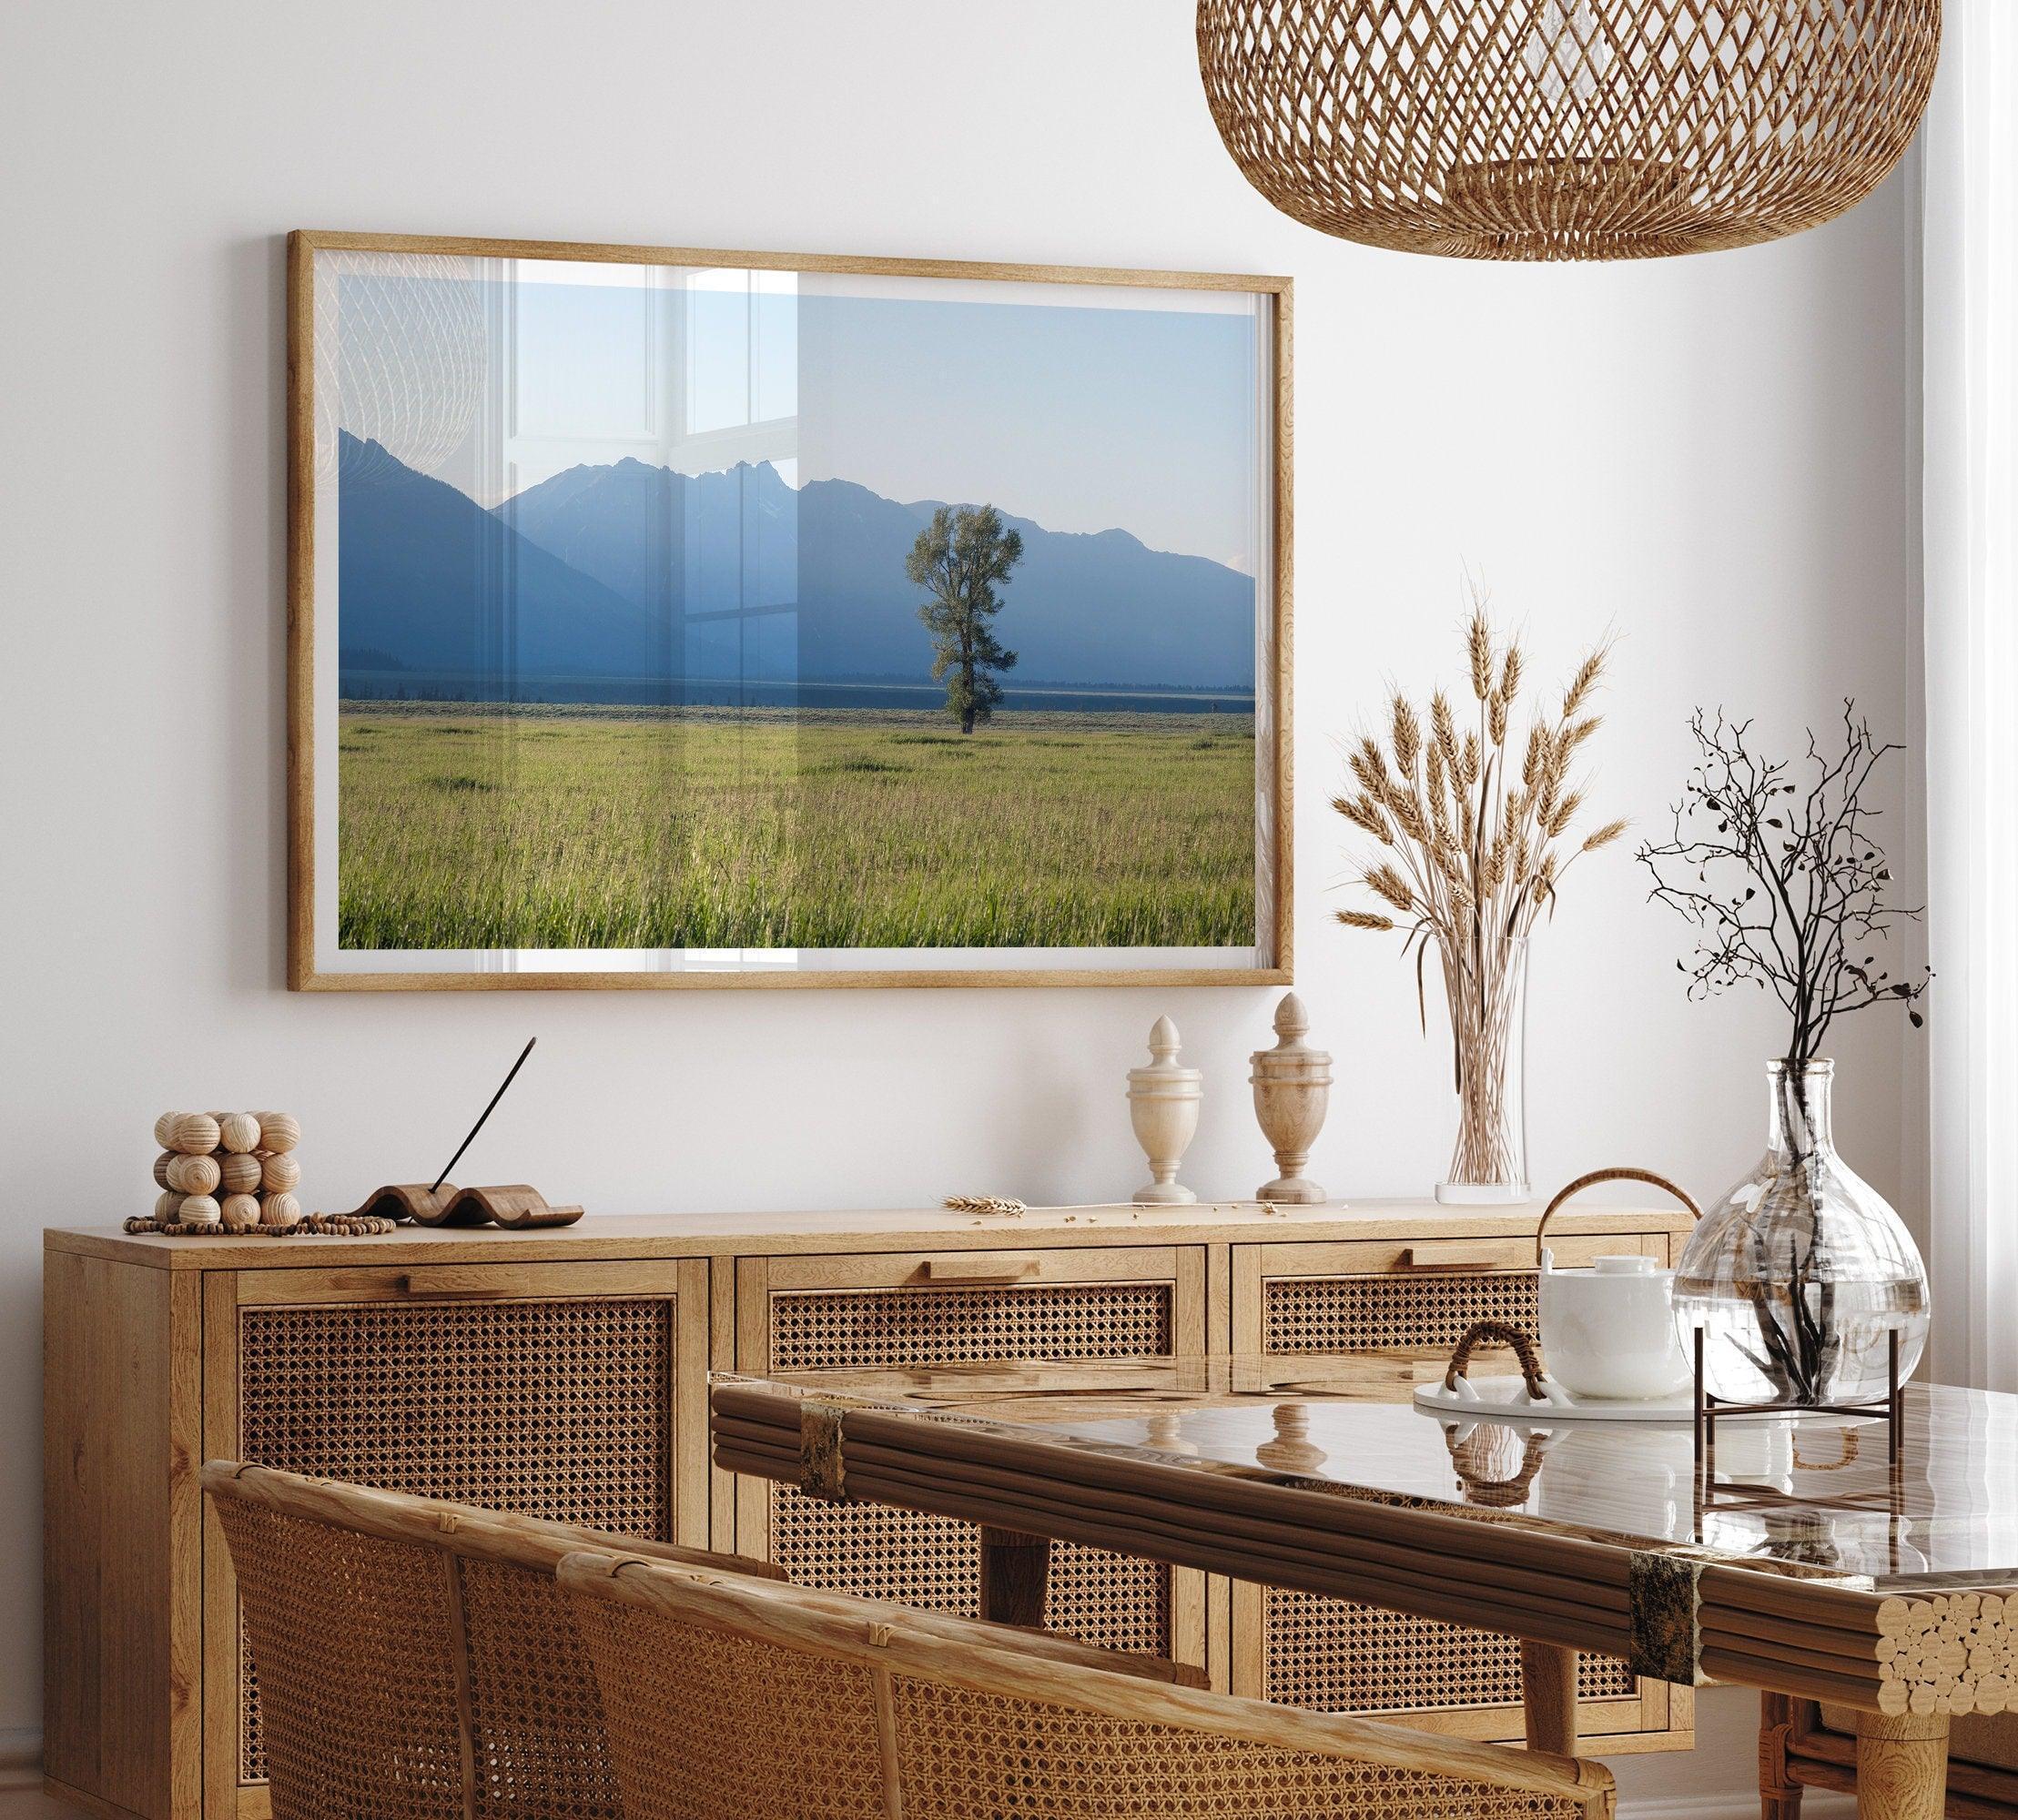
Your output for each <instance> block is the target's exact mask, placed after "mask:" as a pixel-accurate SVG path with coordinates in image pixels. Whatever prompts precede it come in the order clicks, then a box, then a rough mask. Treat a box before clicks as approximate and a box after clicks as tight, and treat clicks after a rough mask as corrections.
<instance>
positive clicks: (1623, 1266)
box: [1590, 1251, 1658, 1277]
mask: <svg viewBox="0 0 2018 1820" xmlns="http://www.w3.org/2000/svg"><path fill="white" fill-rule="evenodd" d="M1590 1267H1591V1271H1592V1273H1593V1274H1594V1275H1596V1276H1599V1277H1650V1276H1652V1275H1653V1274H1654V1273H1655V1271H1656V1269H1658V1266H1657V1265H1656V1264H1655V1262H1654V1260H1653V1259H1651V1258H1648V1257H1643V1256H1641V1254H1640V1253H1638V1252H1637V1251H1634V1252H1629V1253H1615V1254H1613V1255H1612V1256H1609V1257H1604V1258H1593V1259H1591V1260H1590Z"/></svg>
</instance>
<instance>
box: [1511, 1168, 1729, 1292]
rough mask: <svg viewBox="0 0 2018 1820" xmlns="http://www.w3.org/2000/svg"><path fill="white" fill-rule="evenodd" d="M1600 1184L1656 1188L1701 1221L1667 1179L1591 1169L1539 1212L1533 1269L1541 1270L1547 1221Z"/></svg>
mask: <svg viewBox="0 0 2018 1820" xmlns="http://www.w3.org/2000/svg"><path fill="white" fill-rule="evenodd" d="M1599 1182H1645V1183H1646V1184H1647V1185H1648V1187H1649V1188H1658V1189H1660V1190H1661V1192H1662V1193H1664V1194H1670V1195H1673V1196H1674V1198H1676V1199H1677V1200H1678V1201H1679V1202H1681V1204H1682V1205H1683V1206H1684V1207H1686V1208H1688V1212H1689V1217H1690V1218H1693V1219H1700V1218H1702V1217H1703V1210H1702V1208H1699V1207H1698V1206H1697V1205H1696V1203H1695V1202H1694V1201H1692V1200H1691V1199H1689V1198H1688V1195H1687V1194H1686V1193H1685V1192H1684V1191H1683V1190H1682V1189H1680V1188H1677V1187H1676V1186H1675V1184H1674V1183H1673V1182H1671V1181H1669V1180H1668V1178H1667V1177H1666V1176H1657V1175H1656V1174H1655V1173H1654V1172H1653V1171H1652V1170H1651V1169H1625V1168H1620V1169H1593V1170H1592V1171H1591V1172H1590V1174H1589V1175H1587V1176H1578V1177H1577V1179H1576V1180H1575V1181H1573V1182H1572V1183H1570V1185H1569V1186H1568V1187H1567V1188H1565V1189H1563V1191H1562V1192H1561V1193H1560V1194H1558V1195H1557V1197H1556V1198H1555V1199H1554V1200H1552V1201H1550V1202H1549V1203H1548V1205H1547V1206H1546V1208H1543V1209H1542V1217H1541V1223H1540V1224H1539V1225H1538V1226H1536V1228H1535V1268H1536V1269H1537V1270H1538V1269H1541V1267H1542V1235H1543V1234H1544V1233H1545V1232H1546V1231H1547V1230H1548V1222H1549V1221H1550V1220H1551V1219H1553V1218H1555V1217H1556V1209H1557V1208H1559V1207H1560V1206H1562V1204H1563V1203H1564V1202H1565V1201H1567V1200H1568V1199H1569V1198H1571V1197H1572V1196H1575V1195H1580V1194H1582V1193H1583V1191H1584V1190H1585V1189H1586V1188H1596V1187H1597V1184H1598V1183H1599Z"/></svg>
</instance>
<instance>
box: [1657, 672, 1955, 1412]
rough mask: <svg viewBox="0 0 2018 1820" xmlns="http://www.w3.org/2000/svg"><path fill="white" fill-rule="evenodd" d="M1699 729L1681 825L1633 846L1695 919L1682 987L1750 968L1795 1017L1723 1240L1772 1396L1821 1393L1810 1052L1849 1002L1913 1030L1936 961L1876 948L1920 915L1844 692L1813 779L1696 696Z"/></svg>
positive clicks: (1816, 1129)
mask: <svg viewBox="0 0 2018 1820" xmlns="http://www.w3.org/2000/svg"><path fill="white" fill-rule="evenodd" d="M1689 730H1690V732H1692V733H1694V734H1695V736H1696V744H1697V747H1698V751H1699V757H1698V760H1697V763H1696V766H1695V768H1694V770H1692V771H1691V772H1690V773H1689V775H1688V783H1687V784H1685V785H1684V786H1683V790H1682V800H1681V801H1680V802H1679V803H1678V804H1676V805H1675V807H1674V820H1673V831H1672V834H1671V835H1670V837H1669V838H1668V840H1666V841H1663V842H1660V843H1658V844H1657V843H1653V842H1648V843H1646V844H1643V845H1642V846H1641V847H1640V849H1639V854H1638V857H1639V859H1640V860H1641V861H1642V862H1643V863H1644V864H1646V866H1647V867H1648V870H1649V871H1650V872H1652V874H1653V875H1654V889H1653V892H1652V894H1651V895H1652V896H1653V897H1655V898H1656V899H1657V900H1658V901H1659V902H1660V903H1663V904H1666V905H1669V906H1671V907H1672V908H1673V909H1675V910H1678V911H1679V912H1680V913H1681V915H1684V916H1685V917H1687V918H1688V921H1689V922H1690V923H1691V924H1693V925H1695V927H1696V928H1697V930H1698V931H1699V940H1698V941H1697V944H1696V948H1695V952H1694V953H1693V955H1691V956H1690V957H1689V958H1688V959H1687V960H1679V961H1677V962H1676V963H1675V965H1676V966H1678V967H1679V968H1680V969H1681V971H1682V972H1683V973H1684V974H1686V975H1687V976H1688V993H1689V996H1690V997H1692V998H1695V997H1706V996H1709V995H1710V994H1712V993H1718V992H1722V991H1725V990H1727V989H1728V988H1729V987H1731V986H1739V985H1742V984H1743V983H1744V982H1745V981H1747V980H1749V981H1751V982H1753V983H1754V984H1755V985H1756V986H1759V988H1760V989H1761V990H1762V991H1770V992H1772V993H1773V994H1775V995H1776V996H1778V997H1779V999H1780V1003H1781V1005H1783V1006H1786V1008H1787V1011H1788V1014H1789V1015H1790V1016H1791V1018H1792V1019H1793V1027H1792V1029H1791V1031H1790V1033H1789V1036H1788V1043H1787V1050H1786V1055H1785V1058H1784V1063H1783V1066H1782V1067H1780V1068H1779V1069H1778V1070H1777V1071H1776V1077H1775V1078H1776V1085H1775V1088H1774V1094H1775V1099H1774V1113H1775V1123H1776V1127H1777V1133H1778V1140H1779V1141H1776V1144H1775V1146H1774V1148H1773V1152H1772V1154H1771V1156H1770V1158H1769V1163H1768V1168H1770V1170H1771V1171H1772V1174H1773V1178H1774V1181H1775V1187H1774V1188H1773V1189H1772V1191H1771V1194H1770V1196H1769V1197H1767V1198H1763V1199H1760V1200H1759V1201H1756V1202H1754V1203H1751V1204H1750V1205H1751V1207H1752V1209H1753V1210H1752V1213H1751V1215H1750V1217H1749V1218H1747V1220H1746V1221H1745V1223H1744V1224H1743V1225H1742V1226H1741V1227H1740V1228H1739V1229H1737V1230H1736V1232H1735V1233H1734V1234H1733V1235H1732V1238H1731V1243H1732V1244H1733V1245H1734V1246H1735V1248H1736V1252H1735V1256H1736V1259H1737V1263H1738V1268H1737V1269H1736V1270H1735V1271H1734V1273H1733V1277H1732V1285H1733V1287H1734V1289H1736V1290H1737V1292H1738V1293H1739V1295H1741V1296H1742V1297H1743V1298H1744V1299H1745V1300H1746V1301H1747V1302H1749V1305H1750V1308H1751V1314H1752V1320H1753V1324H1754V1325H1755V1326H1756V1327H1757V1329H1758V1345H1757V1347H1756V1348H1754V1347H1751V1346H1748V1345H1745V1344H1744V1343H1743V1342H1742V1341H1739V1340H1737V1337H1736V1336H1735V1335H1732V1336H1730V1338H1731V1339H1732V1340H1733V1341H1734V1343H1737V1344H1738V1346H1739V1350H1740V1351H1741V1352H1742V1354H1743V1355H1744V1357H1745V1358H1746V1359H1748V1360H1749V1361H1750V1362H1751V1364H1752V1365H1753V1366H1754V1367H1755V1368H1756V1369H1757V1370H1759V1373H1760V1374H1761V1375H1762V1376H1763V1377H1764V1378H1765V1379H1766V1380H1767V1382H1768V1383H1769V1384H1770V1386H1771V1387H1772V1390H1773V1392H1774V1394H1775V1396H1776V1397H1778V1398H1779V1399H1780V1400H1783V1401H1787V1402H1790V1403H1793V1404H1796V1405H1800V1404H1807V1405H1813V1404H1817V1403H1820V1402H1823V1401H1825V1400H1827V1398H1828V1396H1829V1393H1830V1388H1831V1387H1832V1386H1833V1384H1834V1383H1835V1381H1836V1378H1837V1373H1838V1369H1839V1366H1840V1363H1841V1358H1842V1350H1843V1345H1844V1340H1845V1336H1844V1334H1843V1332H1842V1330H1841V1323H1840V1320H1839V1310H1838V1307H1837V1295H1836V1289H1837V1286H1836V1284H1835V1282H1834V1281H1833V1280H1831V1277H1830V1271H1829V1270H1828V1269H1827V1268H1826V1267H1825V1266H1824V1264H1823V1263H1822V1261H1821V1260H1822V1259H1824V1258H1825V1257H1826V1255H1827V1252H1828V1244H1827V1243H1826V1242H1825V1239H1826V1226H1827V1223H1828V1221H1829V1220H1830V1218H1833V1217H1834V1216H1833V1213H1832V1210H1831V1208H1830V1190H1829V1188H1828V1187H1827V1178H1828V1177H1829V1174H1830V1169H1831V1168H1832V1167H1833V1164H1832V1161H1831V1159H1832V1158H1833V1152H1832V1151H1831V1150H1830V1148H1829V1147H1828V1140H1827V1131H1826V1121H1825V1117H1819V1116H1818V1114H1819V1113H1820V1112H1821V1110H1822V1108H1820V1107H1818V1106H1817V1105H1816V1103H1815V1100H1814V1097H1813V1093H1814V1090H1815V1089H1814V1087H1813V1086H1812V1084H1811V1083H1810V1064H1812V1063H1813V1062H1814V1061H1815V1059H1816V1056H1817V1053H1818V1051H1819V1050H1820V1046H1821V1040H1822V1038H1823V1036H1825V1035H1826V1034H1827V1033H1828V1030H1829V1027H1830V1025H1831V1024H1832V1023H1833V1022H1834V1021H1835V1020H1836V1019H1837V1018H1838V1017H1841V1016H1847V1015H1848V1014H1849V1013H1851V1012H1853V1011H1863V1010H1867V1009H1869V1008H1870V1007H1871V1006H1873V1005H1882V1004H1891V1003H1899V1004H1902V1005H1904V1006H1905V1007H1906V1015H1907V1016H1908V1017H1910V1018H1911V1019H1912V1023H1913V1025H1914V1026H1915V1027H1916V1028H1917V1027H1918V1026H1920V1025H1921V1024H1922V1022H1924V1019H1923V1017H1922V1014H1921V1011H1920V1009H1919V1004H1920V1001H1921V999H1922V997H1924V996H1925V995H1926V992H1927V988H1928V986H1929V985H1930V983H1931V982H1932V977H1933V976H1932V973H1931V972H1929V973H1923V974H1922V976H1921V977H1920V978H1918V979H1895V978H1894V977H1893V976H1892V975H1891V972H1890V971H1888V970H1887V969H1886V968H1885V967H1883V966H1881V965H1880V962H1879V953H1880V951H1881V949H1882V948H1883V947H1884V946H1885V945H1886V944H1887V943H1888V942H1889V941H1890V940H1891V936H1892V935H1893V934H1894V933H1895V930H1896V926H1897V925H1898V924H1899V923H1901V922H1906V921H1912V920H1916V919H1917V918H1918V917H1919V916H1920V915H1921V914H1922V912H1921V910H1920V909H1918V908H1915V909H1911V910H1907V909H1901V908H1899V907H1897V906H1895V905H1892V904H1891V902H1890V901H1889V899H1890V895H1891V884H1892V876H1891V867H1890V866H1889V865H1888V864H1886V861H1885V854H1884V850H1883V849H1882V848H1881V846H1880V845H1879V844H1878V841H1877V837H1876V834H1875V832H1874V830H1873V827H1872V824H1873V823H1875V822H1876V821H1877V820H1878V819H1879V815H1880V813H1881V812H1880V811H1879V810H1877V809H1875V808H1873V807H1872V806H1871V804H1870V803H1869V802H1868V801H1867V800H1866V793H1867V791H1869V789H1870V787H1871V780H1872V778H1873V776H1874V775H1875V774H1876V773H1877V769H1878V766H1879V765H1880V763H1881V762H1882V761H1883V760H1885V759H1886V758H1888V757H1890V756H1891V754H1892V753H1895V752H1898V751H1899V750H1900V748H1899V747H1898V746H1896V745H1886V744H1881V743H1879V742H1878V741H1876V740H1875V739H1873V738H1872V737H1871V727H1870V723H1868V722H1866V721H1863V720H1861V719H1860V718H1859V717H1858V714H1857V710H1856V704H1855V703H1852V702H1851V701H1848V700H1845V702H1844V703H1843V743H1842V750H1841V752H1840V753H1828V752H1824V751H1823V750H1822V748H1821V744H1820V741H1818V740H1817V739H1816V737H1815V735H1814V734H1813V733H1810V734H1809V735H1808V753H1807V758H1806V760H1805V762H1804V764H1803V767H1802V768H1803V770H1804V771H1805V770H1806V768H1807V767H1808V766H1812V768H1813V769H1812V775H1811V776H1810V777H1808V778H1807V779H1806V780H1805V785H1804V783H1803V781H1801V780H1799V779H1797V778H1795V777H1794V776H1793V775H1791V774H1790V773H1792V772H1793V770H1794V767H1793V766H1792V765H1791V764H1790V763H1788V762H1786V761H1785V760H1780V759H1775V760H1767V759H1762V758H1760V757H1759V755H1758V754H1757V753H1754V752H1753V750H1752V748H1751V745H1750V743H1749V738H1750V733H1751V723H1750V722H1749V721H1736V722H1734V721H1729V720H1727V719H1726V718H1725V717H1724V715H1723V714H1722V713H1720V712H1719V713H1718V714H1717V716H1716V717H1715V719H1714V720H1712V719H1710V718H1709V717H1708V716H1706V715H1705V714H1704V713H1702V712H1701V711H1700V710H1698V711H1697V713H1695V714H1694V715H1693V716H1692V717H1691V719H1690V721H1689ZM1760 1209H1768V1211H1761V1210H1760ZM1769 1211H1770V1217H1769Z"/></svg>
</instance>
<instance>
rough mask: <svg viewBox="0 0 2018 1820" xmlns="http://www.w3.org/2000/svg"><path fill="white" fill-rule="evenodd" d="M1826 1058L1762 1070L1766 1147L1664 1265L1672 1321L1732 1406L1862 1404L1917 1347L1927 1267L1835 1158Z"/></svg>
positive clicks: (1892, 1219) (1914, 1359)
mask: <svg viewBox="0 0 2018 1820" xmlns="http://www.w3.org/2000/svg"><path fill="white" fill-rule="evenodd" d="M1835 1072H1836V1065H1835V1064H1834V1063H1833V1062H1830V1061H1814V1062H1809V1063H1807V1064H1805V1065H1804V1066H1802V1067H1791V1066H1790V1065H1789V1064H1788V1063H1786V1062H1771V1063H1769V1064H1768V1065H1767V1070H1766V1074H1767V1080H1768V1083H1769V1086H1770V1097H1769V1100H1768V1107H1767V1127H1766V1155H1765V1158H1764V1160H1763V1161H1761V1162H1760V1163H1759V1167H1758V1168H1756V1169H1754V1170H1753V1171H1752V1173H1751V1174H1750V1175H1749V1176H1747V1177H1746V1178H1745V1179H1744V1180H1743V1181H1741V1182H1739V1184H1738V1186H1737V1187H1736V1188H1732V1189H1731V1191H1730V1192H1729V1194H1728V1195H1726V1196H1725V1197H1724V1198H1722V1199H1721V1200H1720V1201H1719V1202H1718V1203H1717V1204H1716V1205H1715V1206H1713V1207H1712V1208H1710V1209H1709V1211H1708V1212H1707V1213H1705V1214H1704V1216H1703V1218H1702V1223H1701V1224H1700V1225H1699V1226H1698V1227H1697V1228H1696V1230H1695V1232H1694V1234H1693V1235H1692V1236H1691V1238H1690V1239H1689V1241H1688V1246H1687V1247H1686V1248H1685V1249H1683V1252H1682V1256H1681V1262H1680V1263H1679V1264H1678V1266H1677V1267H1676V1270H1675V1322H1676V1326H1677V1328H1678V1330H1679V1331H1680V1334H1681V1340H1682V1350H1683V1351H1684V1352H1685V1353H1692V1350H1693V1347H1694V1341H1695V1330H1696V1329H1697V1328H1698V1327H1701V1328H1702V1329H1703V1330H1704V1349H1703V1376H1704V1380H1705V1383H1706V1385H1707V1387H1708V1388H1709V1390H1710V1391H1711V1393H1712V1394H1713V1395H1716V1396H1719V1397H1722V1398H1725V1399H1727V1400H1731V1401H1736V1402H1759V1403H1766V1402H1772V1403H1841V1402H1862V1401H1867V1400H1871V1399H1873V1398H1881V1397H1882V1396H1883V1395H1884V1394H1885V1387H1886V1377H1887V1354H1888V1350H1889V1340H1888V1339H1887V1336H1888V1335H1889V1334H1890V1333H1891V1332H1892V1331H1894V1330H1896V1331H1897V1332H1898V1335H1899V1375H1900V1378H1901V1380H1904V1379H1905V1378H1907V1377H1908V1376H1910V1375H1911V1374H1912V1370H1913V1367H1914V1366H1915V1365H1917V1364H1918V1363H1919V1362H1920V1355H1921V1352H1922V1350H1924V1348H1925V1346H1926V1344H1927V1271H1926V1268H1925V1266H1923V1265H1922V1262H1921V1260H1920V1252H1919V1249H1918V1248H1917V1247H1915V1245H1914V1244H1913V1241H1912V1234H1911V1233H1909V1232H1908V1231H1907V1230H1906V1229H1905V1226H1904V1225H1903V1224H1902V1223H1901V1220H1900V1218H1899V1216H1898V1215H1897V1214H1896V1213H1894V1212H1893V1211H1892V1209H1891V1207H1890V1206H1889V1205H1888V1204H1887V1202H1886V1201H1885V1199H1884V1198H1883V1197H1882V1196H1881V1195H1880V1194H1879V1193H1878V1192H1877V1190H1876V1189H1874V1188H1871V1185H1870V1184H1869V1183H1868V1182H1866V1181H1864V1180H1862V1179H1861V1178H1860V1177H1859V1176H1858V1175H1857V1174H1856V1172H1855V1171H1854V1170H1852V1169H1851V1168H1850V1167H1849V1166H1848V1165H1847V1164H1846V1163H1845V1162H1844V1161H1843V1160H1842V1158H1841V1157H1839V1156H1838V1155H1837V1154H1836V1146H1835V1140H1834V1138H1833V1135H1832V1133H1831V1130H1830V1090H1831V1088H1832V1087H1833V1086H1834V1084H1835Z"/></svg>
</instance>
